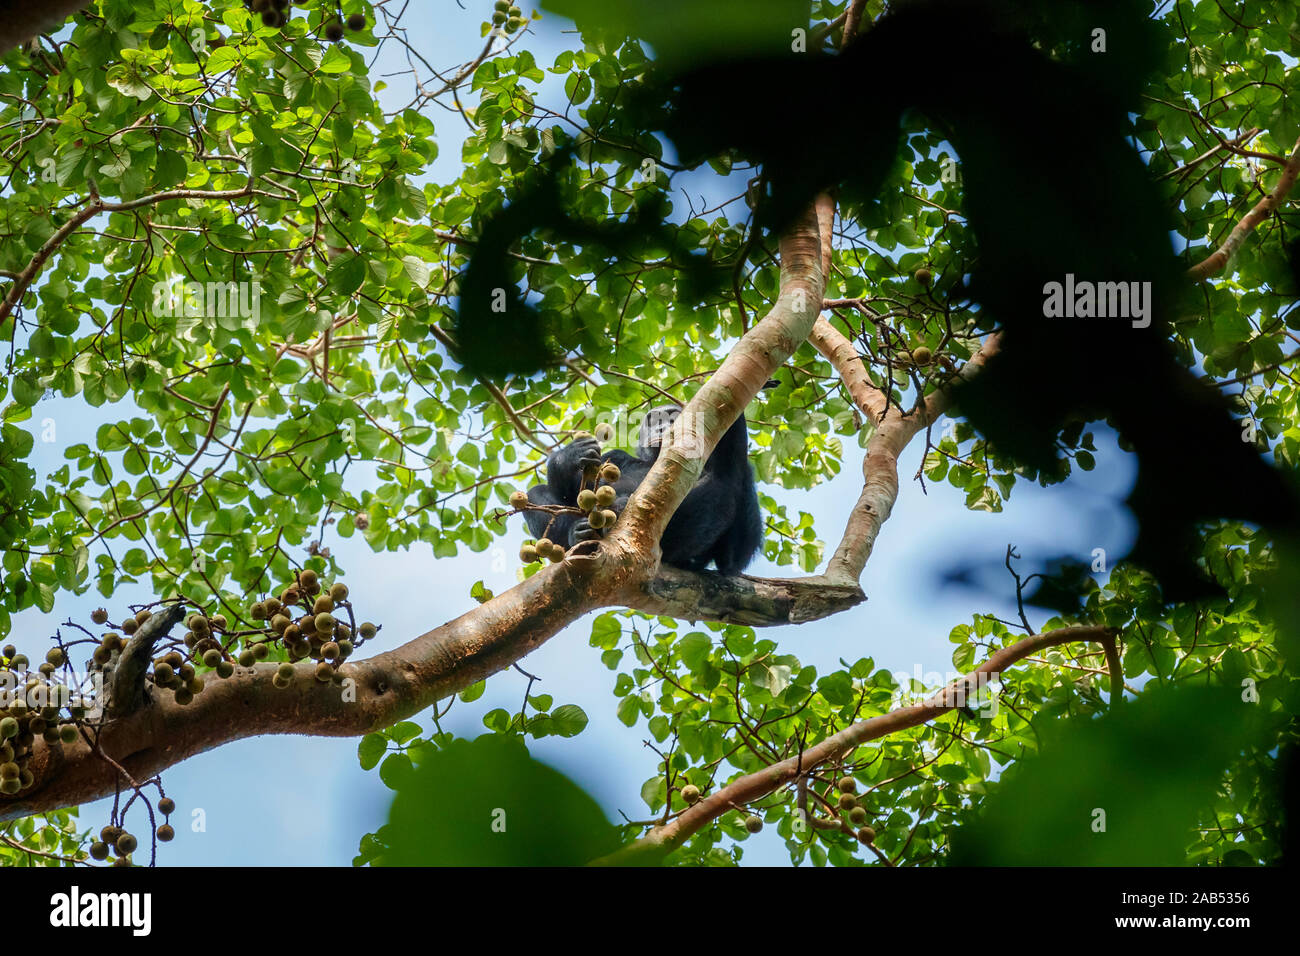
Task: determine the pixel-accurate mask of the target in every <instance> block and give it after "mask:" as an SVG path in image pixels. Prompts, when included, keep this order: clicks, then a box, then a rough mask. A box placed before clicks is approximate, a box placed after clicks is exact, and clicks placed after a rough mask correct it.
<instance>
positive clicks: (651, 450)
mask: <svg viewBox="0 0 1300 956" xmlns="http://www.w3.org/2000/svg"><path fill="white" fill-rule="evenodd" d="M681 413H682V409H681V406H680V405H659V406H657V407H655V408H652V409H650V410H649V411H648V412H646V413H645V418H643V419H642V420H641V428H640V431H639V432H638V433H637V446H638V456H639V457H641V458H653V457H655V456H656V455H658V454H659V448H660V446H662V445H663V443H664V438H665V437H666V436H667V435H668V429H670V428H672V427H673V422H675V421H677V417H678V416H679V415H681Z"/></svg>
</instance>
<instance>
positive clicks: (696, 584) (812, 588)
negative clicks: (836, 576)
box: [622, 565, 867, 627]
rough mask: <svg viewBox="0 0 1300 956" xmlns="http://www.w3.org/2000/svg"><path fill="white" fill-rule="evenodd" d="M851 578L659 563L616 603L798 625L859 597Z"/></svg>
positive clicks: (699, 617) (672, 613) (753, 623)
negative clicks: (731, 572)
mask: <svg viewBox="0 0 1300 956" xmlns="http://www.w3.org/2000/svg"><path fill="white" fill-rule="evenodd" d="M866 599H867V598H866V595H865V594H863V593H862V588H860V587H859V586H858V584H857V582H856V581H854V582H852V583H849V584H836V583H832V582H830V581H828V580H827V579H826V578H825V577H822V576H820V575H819V576H816V577H807V578H753V577H750V576H749V575H747V574H742V575H738V576H737V577H726V576H725V575H721V574H718V573H717V572H714V571H703V572H700V573H698V574H697V573H693V572H691V571H682V570H680V569H678V568H671V567H668V566H667V565H664V566H662V567H660V568H659V571H658V573H657V574H655V576H654V577H653V578H650V579H649V580H648V581H644V582H642V583H640V584H639V585H638V586H637V588H636V590H635V591H634V592H633V593H628V594H625V595H623V598H622V603H623V604H624V605H626V606H627V607H630V608H635V609H636V610H638V611H645V612H646V613H648V614H663V615H666V616H668V617H675V618H680V619H682V620H686V621H726V622H727V623H729V624H746V625H748V626H750V627H773V626H779V625H782V624H804V623H806V622H808V621H816V620H820V619H821V618H824V617H830V616H831V615H832V614H838V613H840V612H841V611H847V610H848V609H849V608H851V607H855V606H857V605H858V604H861V603H862V602H863V601H865V600H866Z"/></svg>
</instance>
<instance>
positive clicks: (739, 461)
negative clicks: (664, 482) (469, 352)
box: [524, 405, 763, 574]
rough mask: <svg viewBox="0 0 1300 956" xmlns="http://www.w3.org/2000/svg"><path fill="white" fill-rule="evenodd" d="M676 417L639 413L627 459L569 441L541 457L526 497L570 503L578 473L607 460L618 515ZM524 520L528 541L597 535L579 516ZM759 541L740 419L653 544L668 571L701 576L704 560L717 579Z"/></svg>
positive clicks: (592, 442)
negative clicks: (613, 470) (540, 477)
mask: <svg viewBox="0 0 1300 956" xmlns="http://www.w3.org/2000/svg"><path fill="white" fill-rule="evenodd" d="M681 413H682V409H681V407H680V406H678V405H663V406H659V407H657V408H652V409H650V410H649V411H648V412H646V415H645V418H644V420H643V421H642V422H641V428H640V431H639V433H638V436H637V452H636V455H635V456H633V455H629V454H628V453H627V452H625V451H619V450H617V449H615V450H612V451H607V452H605V453H604V454H603V455H602V454H601V452H600V443H599V442H598V441H597V440H596V439H595V438H591V437H584V438H578V439H576V440H575V441H572V442H570V443H569V444H567V445H565V446H564V447H563V448H561V449H560V450H559V451H557V452H555V453H553V454H552V455H551V456H550V458H548V459H547V461H546V482H545V483H544V484H540V485H534V486H533V487H532V488H529V489H528V500H529V501H531V502H533V503H534V504H538V505H569V506H576V505H577V503H578V492H579V491H580V490H581V488H582V476H583V472H584V470H586V471H587V472H588V473H590V472H591V471H592V470H594V469H595V468H596V467H597V466H598V465H599V464H602V463H604V462H612V463H613V464H615V465H617V466H618V469H619V472H620V474H619V478H618V480H617V481H616V482H614V490H615V491H616V492H617V497H616V498H615V499H614V504H613V505H612V506H611V507H612V508H613V510H614V511H615V512H616V513H618V514H622V513H623V507H624V506H625V505H626V504H627V499H628V498H629V497H630V496H631V494H632V492H633V491H635V490H636V487H637V486H638V485H639V484H641V481H642V479H644V478H645V476H646V474H647V472H649V471H650V466H651V465H653V464H654V462H655V459H656V458H658V457H659V449H660V447H661V445H662V444H663V439H664V436H665V435H666V434H667V433H668V429H669V428H670V427H671V426H672V423H673V422H674V421H676V420H677V416H679V415H680V414H681ZM524 518H525V520H526V521H527V522H528V530H529V531H531V532H532V533H533V535H534V536H535V537H539V538H540V537H542V536H544V535H545V536H547V537H549V538H550V539H551V540H552V541H558V542H559V543H560V544H562V545H565V546H567V547H572V546H573V545H575V544H577V543H578V542H579V541H594V540H598V539H599V538H601V537H602V533H601V531H599V530H597V529H595V528H593V527H591V525H590V523H589V522H588V521H587V519H586V517H585V516H584V517H578V516H576V515H558V516H555V517H554V520H552V516H551V515H549V514H546V513H545V512H540V511H529V512H527V513H526V514H525V515H524ZM548 526H549V529H550V530H549V531H548V530H547V528H548ZM762 543H763V526H762V522H761V519H760V516H759V511H758V491H757V489H756V488H755V487H754V472H753V469H752V468H751V467H750V464H749V431H748V426H747V425H746V423H745V416H744V415H741V416H740V417H739V418H738V419H736V421H735V423H733V424H732V426H731V427H730V428H729V429H727V432H726V434H725V435H723V436H722V439H721V440H720V441H719V442H718V444H717V447H716V448H714V449H713V454H712V455H710V456H709V460H708V461H707V462H705V463H704V471H703V473H702V474H701V475H700V479H699V481H697V482H696V483H695V487H694V488H692V489H691V490H690V493H689V494H688V495H687V496H686V500H685V501H683V502H682V504H681V507H679V508H678V509H677V511H676V512H674V514H673V517H672V520H670V521H669V522H668V527H667V529H666V530H665V531H664V535H663V539H662V540H661V541H660V542H659V547H660V550H661V551H662V553H663V561H664V563H665V564H670V565H672V566H673V567H675V568H683V569H685V570H687V571H703V570H704V568H705V567H706V566H707V565H708V564H709V562H710V561H712V562H713V563H714V564H715V565H716V566H717V569H718V570H719V571H721V572H722V573H723V574H739V573H740V572H741V571H743V570H744V569H745V567H746V566H747V565H748V564H749V562H750V561H752V560H753V558H754V555H755V553H757V551H758V549H759V547H760V546H761V545H762Z"/></svg>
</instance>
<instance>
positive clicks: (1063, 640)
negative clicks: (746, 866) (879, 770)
mask: <svg viewBox="0 0 1300 956" xmlns="http://www.w3.org/2000/svg"><path fill="white" fill-rule="evenodd" d="M1114 636H1115V630H1114V629H1113V628H1106V627H1092V626H1075V627H1065V628H1061V629H1060V630H1058V631H1051V632H1049V633H1047V634H1035V635H1033V636H1031V637H1026V638H1023V639H1021V640H1019V641H1017V642H1016V643H1014V644H1012V645H1010V646H1008V647H1004V648H1002V649H1001V650H999V651H997V652H996V653H995V654H993V655H992V656H991V657H990V658H989V659H988V660H986V661H985V662H984V663H983V664H981V665H980V666H979V667H977V668H976V669H975V670H973V671H971V672H970V673H969V674H967V675H966V676H965V677H962V678H960V679H958V680H955V681H953V682H952V683H951V684H948V685H947V686H946V687H944V688H943V689H942V690H941V691H939V692H938V693H936V694H934V695H933V696H931V697H930V698H929V699H927V700H925V701H923V702H922V703H920V704H914V705H912V706H910V707H900V708H899V709H898V710H894V711H891V712H890V713H888V714H882V715H881V716H879V717H871V718H869V719H867V720H861V721H858V722H857V723H855V724H852V725H850V726H848V727H846V728H844V729H843V730H841V731H840V732H839V733H837V734H834V735H832V736H830V737H827V738H826V739H825V740H823V741H822V742H821V743H819V744H816V745H815V746H813V747H809V748H808V749H806V750H803V751H801V752H800V753H799V754H797V755H795V756H793V757H790V758H789V759H787V760H782V761H780V762H779V763H774V764H772V765H771V766H768V767H764V768H763V769H762V770H758V771H755V772H754V773H751V774H746V775H745V776H743V777H740V778H738V779H736V780H734V781H732V782H731V783H729V784H727V785H726V786H725V787H722V788H721V789H719V790H717V791H715V792H713V793H711V794H709V796H707V797H706V798H704V799H703V800H701V801H700V802H699V803H697V804H695V806H693V807H690V808H688V809H686V810H684V811H682V813H681V814H679V815H678V816H677V817H676V818H675V819H673V820H671V821H670V822H668V823H666V824H664V825H663V826H658V827H655V828H654V829H652V830H651V831H650V832H649V833H647V834H646V835H645V836H644V837H642V838H641V839H640V840H637V841H636V842H635V843H633V844H632V845H631V846H628V847H625V848H624V849H622V850H619V851H618V852H616V853H613V854H611V855H610V856H607V857H604V858H603V859H601V860H597V861H595V862H597V863H598V864H605V865H609V864H613V865H620V864H634V865H635V864H650V863H654V862H656V861H657V860H659V859H661V858H662V857H663V856H665V855H667V854H668V853H670V852H671V851H672V850H674V849H676V848H677V847H679V846H681V845H682V843H684V842H685V841H686V840H687V839H689V838H690V836H691V835H692V834H694V833H697V832H698V831H699V830H701V829H703V828H704V827H705V826H707V825H708V824H709V823H711V822H712V821H714V820H716V819H717V818H718V817H720V816H722V815H723V814H724V813H726V812H727V811H729V810H734V809H735V808H736V807H742V806H744V805H746V804H748V803H752V802H753V801H755V800H758V799H760V798H761V797H765V796H767V795H768V794H769V793H772V792H773V791H775V790H779V789H780V788H781V787H784V786H785V785H787V784H789V783H791V782H793V781H794V780H795V779H796V778H798V777H800V776H802V775H804V774H807V773H808V772H809V771H811V770H813V769H815V768H817V767H819V766H821V765H823V764H826V763H831V762H834V761H836V760H838V759H839V758H840V757H842V756H843V755H844V754H846V753H848V752H849V751H851V750H852V749H853V748H854V747H857V746H859V745H860V744H864V743H866V742H867V741H869V740H877V739H879V738H881V737H886V736H888V735H890V734H894V733H897V732H899V731H900V730H906V729H907V728H909V727H916V726H919V725H920V724H924V723H928V722H929V721H931V720H934V718H936V717H938V716H940V715H942V714H945V713H947V712H948V711H950V710H954V709H956V708H958V707H962V706H965V705H966V703H967V701H969V700H972V699H974V696H975V693H976V692H977V690H978V689H979V683H980V680H981V675H984V678H983V679H984V680H985V681H996V680H997V679H998V678H999V677H1000V675H1001V674H1002V673H1003V672H1004V671H1006V669H1007V668H1008V667H1010V666H1011V665H1013V664H1015V663H1016V662H1017V661H1020V660H1023V659H1024V658H1026V657H1029V656H1031V655H1033V654H1035V653H1037V652H1038V651H1041V650H1043V649H1044V648H1047V647H1055V646H1057V645H1059V644H1068V643H1071V642H1073V641H1099V642H1100V641H1104V640H1106V639H1107V638H1113V637H1114Z"/></svg>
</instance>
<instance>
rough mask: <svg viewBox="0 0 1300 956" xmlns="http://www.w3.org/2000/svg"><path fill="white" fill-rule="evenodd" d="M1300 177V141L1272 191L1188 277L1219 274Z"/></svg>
mask: <svg viewBox="0 0 1300 956" xmlns="http://www.w3.org/2000/svg"><path fill="white" fill-rule="evenodd" d="M1298 175H1300V140H1296V144H1295V149H1294V151H1293V152H1292V153H1291V156H1290V158H1288V159H1287V161H1286V165H1285V166H1284V167H1282V175H1281V176H1279V177H1278V180H1277V185H1276V186H1274V187H1273V191H1272V192H1271V193H1269V194H1268V195H1267V196H1265V197H1264V198H1263V199H1261V200H1260V201H1259V202H1257V203H1255V208H1253V209H1252V210H1251V211H1250V212H1248V213H1246V216H1245V218H1243V219H1242V220H1241V222H1239V223H1237V225H1236V226H1235V227H1234V228H1233V230H1232V232H1230V233H1229V234H1228V238H1227V239H1225V240H1224V241H1223V245H1221V246H1219V248H1218V249H1216V250H1215V251H1214V252H1213V253H1211V254H1210V255H1209V256H1207V257H1206V258H1205V259H1203V260H1202V261H1201V262H1198V263H1197V264H1196V265H1194V266H1192V267H1191V268H1190V269H1188V270H1187V275H1188V277H1189V278H1191V279H1193V280H1196V281H1200V280H1201V279H1208V278H1209V277H1210V276H1212V275H1216V274H1217V273H1219V272H1220V271H1222V269H1223V267H1224V266H1226V265H1227V264H1228V260H1229V259H1231V258H1232V256H1233V255H1234V254H1235V253H1236V252H1237V249H1238V248H1240V246H1241V244H1242V243H1243V242H1244V241H1245V239H1246V236H1248V235H1250V233H1251V231H1252V230H1253V229H1254V228H1255V227H1256V226H1258V225H1259V224H1260V223H1261V222H1263V221H1264V220H1265V219H1266V218H1267V217H1268V216H1269V215H1270V214H1271V213H1272V212H1273V210H1275V209H1277V208H1278V207H1280V206H1281V205H1282V203H1283V201H1284V200H1285V199H1286V197H1287V194H1288V193H1290V192H1291V187H1292V186H1294V185H1295V181H1296V176H1298Z"/></svg>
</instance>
